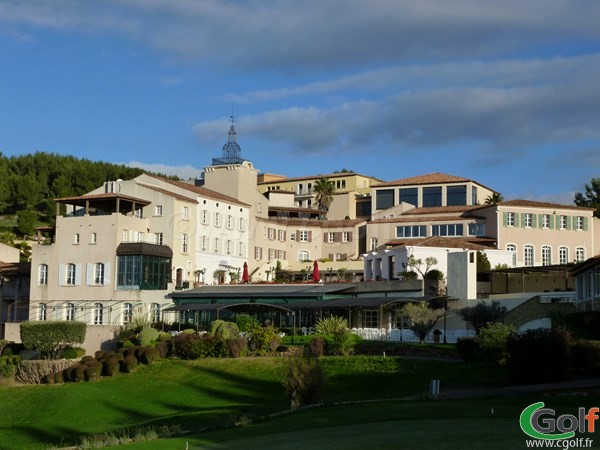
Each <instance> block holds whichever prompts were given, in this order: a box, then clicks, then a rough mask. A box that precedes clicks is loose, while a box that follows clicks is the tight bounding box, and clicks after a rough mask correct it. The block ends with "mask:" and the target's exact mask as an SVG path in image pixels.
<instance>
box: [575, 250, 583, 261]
mask: <svg viewBox="0 0 600 450" xmlns="http://www.w3.org/2000/svg"><path fill="white" fill-rule="evenodd" d="M582 261H585V248H583V247H577V248H576V249H575V262H582Z"/></svg>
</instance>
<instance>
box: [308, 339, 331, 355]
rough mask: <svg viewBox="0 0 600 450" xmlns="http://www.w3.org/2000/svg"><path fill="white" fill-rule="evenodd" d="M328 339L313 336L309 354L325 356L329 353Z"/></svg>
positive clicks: (309, 344)
mask: <svg viewBox="0 0 600 450" xmlns="http://www.w3.org/2000/svg"><path fill="white" fill-rule="evenodd" d="M327 347H328V345H327V339H325V338H324V337H323V336H313V337H312V338H311V339H310V341H309V342H308V347H307V350H308V354H309V355H312V356H317V357H319V356H323V355H325V354H326V353H327Z"/></svg>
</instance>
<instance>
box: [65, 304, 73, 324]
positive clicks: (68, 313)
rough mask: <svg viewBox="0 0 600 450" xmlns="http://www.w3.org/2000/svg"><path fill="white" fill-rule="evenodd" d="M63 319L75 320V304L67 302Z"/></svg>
mask: <svg viewBox="0 0 600 450" xmlns="http://www.w3.org/2000/svg"><path fill="white" fill-rule="evenodd" d="M65 319H66V320H69V321H73V320H75V304H73V303H67V305H66V307H65Z"/></svg>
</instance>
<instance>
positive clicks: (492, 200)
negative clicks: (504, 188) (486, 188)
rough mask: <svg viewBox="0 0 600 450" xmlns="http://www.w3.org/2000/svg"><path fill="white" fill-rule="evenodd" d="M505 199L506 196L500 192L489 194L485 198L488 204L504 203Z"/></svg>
mask: <svg viewBox="0 0 600 450" xmlns="http://www.w3.org/2000/svg"><path fill="white" fill-rule="evenodd" d="M503 201H504V197H503V196H502V194H501V193H500V192H494V193H493V194H491V195H488V196H487V197H486V198H485V204H486V205H497V204H498V203H502V202H503Z"/></svg>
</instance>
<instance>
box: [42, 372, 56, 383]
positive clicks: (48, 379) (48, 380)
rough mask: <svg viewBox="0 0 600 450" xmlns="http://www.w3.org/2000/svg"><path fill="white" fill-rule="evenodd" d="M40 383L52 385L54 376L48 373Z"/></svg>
mask: <svg viewBox="0 0 600 450" xmlns="http://www.w3.org/2000/svg"><path fill="white" fill-rule="evenodd" d="M42 383H43V384H54V383H55V381H54V374H53V373H49V374H48V375H45V376H44V378H42Z"/></svg>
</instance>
